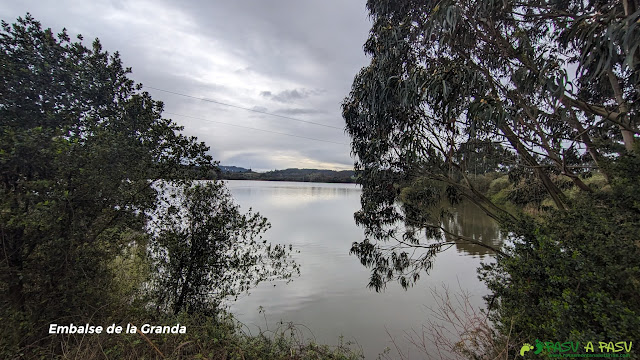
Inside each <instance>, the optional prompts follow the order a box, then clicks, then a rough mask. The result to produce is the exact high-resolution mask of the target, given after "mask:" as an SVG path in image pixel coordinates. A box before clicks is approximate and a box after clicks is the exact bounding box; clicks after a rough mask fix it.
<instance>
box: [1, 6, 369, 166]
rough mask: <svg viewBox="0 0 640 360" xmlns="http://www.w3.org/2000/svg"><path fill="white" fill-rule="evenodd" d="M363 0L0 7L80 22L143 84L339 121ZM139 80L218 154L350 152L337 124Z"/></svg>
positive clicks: (260, 157) (358, 47)
mask: <svg viewBox="0 0 640 360" xmlns="http://www.w3.org/2000/svg"><path fill="white" fill-rule="evenodd" d="M365 2H366V1H365V0H357V1H343V0H326V1H322V2H301V1H297V0H280V1H268V2H267V1H261V0H247V1H201V0H184V1H181V2H174V1H169V0H161V1H156V2H151V1H150V0H131V1H120V0H117V1H114V0H95V1H90V2H89V1H82V0H60V1H57V2H46V1H45V2H43V1H40V0H7V1H5V2H3V6H2V7H0V18H2V19H3V20H5V21H7V22H9V23H12V22H14V21H15V19H16V18H17V17H18V16H24V15H25V13H26V12H31V13H32V14H33V16H34V17H35V18H36V19H38V20H40V21H41V22H42V24H43V26H44V27H51V28H52V30H54V32H56V33H57V32H58V31H60V30H61V29H62V28H63V27H66V28H67V29H68V30H69V33H70V35H71V36H72V37H73V36H74V35H75V34H78V33H82V34H83V35H84V38H85V39H86V40H85V44H90V42H91V40H92V39H94V38H96V37H98V38H100V40H101V42H102V45H103V48H104V49H106V50H108V51H109V52H111V53H113V52H115V51H119V53H120V55H121V57H122V61H123V63H124V64H125V66H129V67H132V69H133V73H132V76H131V77H132V78H133V79H134V80H135V81H136V82H142V83H143V84H144V85H147V86H152V87H156V88H160V89H164V90H169V91H172V92H175V93H181V94H186V95H190V96H193V97H197V98H207V99H211V100H215V101H218V102H223V103H227V104H231V105H235V106H240V107H245V108H249V109H255V110H259V111H263V110H264V109H277V110H269V111H274V113H277V114H283V115H289V116H300V115H304V117H305V120H308V121H312V122H317V123H322V124H327V125H331V126H335V127H338V128H342V127H343V126H344V121H343V120H342V118H341V112H340V103H341V102H342V99H343V98H344V97H345V96H346V95H347V94H348V93H349V90H350V86H351V81H352V79H353V77H354V75H355V74H356V73H357V72H358V71H359V69H360V68H361V67H362V66H364V65H366V64H367V62H368V60H367V58H366V57H365V56H364V54H363V51H362V44H363V43H364V41H365V40H366V37H367V34H368V31H369V28H370V22H369V20H368V16H367V13H366V10H365ZM319 89H322V90H319ZM145 90H148V91H149V92H150V93H151V95H152V96H153V97H154V99H156V100H162V101H163V102H164V103H165V111H166V112H171V113H173V114H180V115H173V114H172V115H168V114H167V115H166V117H170V118H172V119H174V121H176V122H177V123H178V124H180V125H183V126H184V133H185V134H188V135H194V136H197V137H198V138H199V139H200V140H201V141H204V142H205V143H207V145H209V146H210V147H211V154H212V155H213V156H214V157H215V158H216V159H218V160H221V161H223V162H224V163H225V164H229V165H237V166H243V167H252V168H254V169H274V168H286V167H309V166H310V165H313V164H316V165H317V166H322V167H325V168H332V167H333V168H344V167H348V166H350V165H351V164H352V163H353V160H352V159H351V157H350V152H349V146H348V145H338V144H335V143H344V144H347V143H348V142H349V138H348V137H347V136H346V135H345V134H344V132H343V131H341V130H339V129H331V128H326V127H321V126H316V125H313V124H309V123H301V122H296V121H292V120H288V119H283V118H278V117H272V116H268V115H264V114H256V113H254V112H250V111H246V110H242V109H238V108H233V107H228V106H224V105H220V104H216V103H212V102H206V101H201V100H197V99H193V98H189V97H184V96H180V95H176V94H170V93H166V92H161V91H156V90H150V89H145ZM277 104H281V105H282V104H284V106H283V107H282V108H279V107H278V106H277ZM185 115H186V116H185ZM187 116H190V117H187ZM194 118H198V119H194ZM202 119H204V120H202ZM222 123H225V124H233V125H236V126H231V125H225V124H222ZM240 126H242V127H240ZM253 129H262V130H267V131H271V132H265V131H259V130H253ZM276 133H282V134H289V135H294V136H288V135H281V134H276ZM305 138H314V139H320V140H326V141H329V142H322V141H315V140H309V139H305Z"/></svg>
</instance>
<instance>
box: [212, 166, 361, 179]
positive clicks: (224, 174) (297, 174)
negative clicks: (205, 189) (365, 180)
mask: <svg viewBox="0 0 640 360" xmlns="http://www.w3.org/2000/svg"><path fill="white" fill-rule="evenodd" d="M240 169H242V168H236V169H234V171H224V167H223V168H222V170H221V171H220V172H219V174H218V175H219V176H220V179H225V180H266V181H298V182H323V183H355V181H356V180H355V172H354V171H353V170H342V171H335V170H318V169H295V168H293V169H285V170H273V171H267V172H263V173H258V172H254V171H251V170H246V169H243V170H244V171H243V170H240Z"/></svg>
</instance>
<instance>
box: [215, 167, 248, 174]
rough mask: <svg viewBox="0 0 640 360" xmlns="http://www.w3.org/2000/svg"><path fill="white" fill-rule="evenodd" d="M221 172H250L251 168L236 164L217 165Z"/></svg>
mask: <svg viewBox="0 0 640 360" xmlns="http://www.w3.org/2000/svg"><path fill="white" fill-rule="evenodd" d="M218 167H219V168H220V170H222V172H230V173H240V172H251V169H245V168H243V167H238V166H226V165H218Z"/></svg>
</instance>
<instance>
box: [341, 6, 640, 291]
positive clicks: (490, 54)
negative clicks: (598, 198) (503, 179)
mask: <svg viewBox="0 0 640 360" xmlns="http://www.w3.org/2000/svg"><path fill="white" fill-rule="evenodd" d="M367 7H368V9H369V12H370V15H371V17H372V20H373V26H372V28H371V31H370V36H369V38H368V40H367V41H366V43H365V45H364V50H365V52H366V53H367V54H368V55H369V56H370V57H371V62H370V64H369V65H368V66H366V67H364V68H363V69H362V70H361V71H360V72H359V73H358V74H357V76H356V77H355V79H354V81H353V85H352V89H351V92H350V94H349V96H348V97H347V98H346V99H345V100H344V103H343V105H342V109H343V117H344V119H345V120H346V130H347V132H348V133H349V135H350V136H351V138H352V151H353V153H354V154H355V155H356V156H357V160H356V164H355V167H356V170H357V171H358V172H359V181H360V183H361V184H362V185H363V193H362V198H361V203H362V209H361V210H360V211H359V212H357V213H356V215H355V217H356V221H357V222H358V223H359V224H361V225H364V226H365V229H366V235H367V237H366V239H365V240H364V241H362V242H359V243H354V245H353V247H352V252H353V253H355V254H356V255H357V256H358V257H359V258H360V260H361V261H362V263H363V264H365V265H367V266H370V267H372V269H373V270H372V277H371V281H370V285H371V286H373V287H375V288H376V289H380V288H381V287H383V286H384V283H385V282H386V281H388V280H391V279H396V278H397V279H399V280H400V281H401V282H402V283H403V285H408V284H410V283H411V281H412V280H413V279H415V278H417V277H418V276H419V272H420V269H424V268H428V267H430V266H431V262H430V260H429V259H430V257H431V256H432V255H433V254H435V253H436V252H437V251H438V250H440V248H441V246H443V245H445V244H448V243H451V242H455V241H471V240H472V239H469V238H467V237H465V236H464V234H452V233H449V234H445V235H446V237H445V238H442V237H440V239H439V240H436V241H429V240H426V239H425V237H424V236H423V234H424V233H423V232H422V230H423V229H425V228H426V233H427V238H429V237H431V238H434V237H439V235H442V234H443V232H445V231H446V230H445V229H444V228H442V227H441V226H439V223H440V221H439V216H440V215H441V214H442V213H443V212H438V211H435V212H433V214H435V215H431V216H427V215H425V214H424V212H423V216H422V218H421V219H420V220H421V224H416V223H415V222H412V221H407V220H411V219H408V218H407V214H408V213H415V211H407V210H410V209H408V207H410V206H411V204H403V205H402V206H398V205H396V204H397V203H396V200H397V199H398V196H399V194H400V192H401V188H402V187H403V186H404V185H406V184H410V183H411V182H413V181H416V179H422V180H420V181H422V184H423V185H422V186H427V185H425V183H426V182H425V181H424V180H425V179H426V180H429V182H428V183H429V184H431V185H429V186H428V187H429V189H428V191H427V190H425V191H424V194H423V196H422V198H421V204H422V206H423V207H425V206H426V207H431V208H433V207H437V206H438V205H439V204H441V201H440V200H441V199H443V198H446V199H449V201H451V202H454V203H455V202H458V201H460V200H463V199H464V200H466V201H470V202H473V203H474V204H476V205H477V206H479V207H480V208H481V209H483V210H484V211H485V212H486V213H487V214H489V215H490V216H492V217H494V218H495V219H497V220H499V221H501V222H502V223H503V224H512V223H514V222H517V221H518V220H519V218H520V216H519V215H518V214H516V213H514V212H513V211H507V210H506V209H504V208H502V207H501V206H498V205H497V204H495V203H493V202H492V201H490V199H488V198H487V197H486V196H485V195H484V194H483V193H482V192H480V191H478V189H476V188H475V187H474V185H473V182H472V181H469V174H470V172H472V171H473V168H472V167H471V166H470V165H469V164H470V162H469V161H465V159H469V158H470V157H469V155H470V149H471V153H473V152H475V153H477V154H476V158H477V157H478V156H480V154H482V153H487V154H491V155H490V157H492V158H493V160H494V161H495V162H496V163H497V164H496V166H497V168H498V169H501V170H502V171H505V172H509V174H510V175H511V178H512V179H521V178H528V179H530V181H532V182H535V183H537V184H539V186H540V187H541V188H542V189H543V191H544V192H545V193H546V195H547V196H548V197H549V198H550V199H551V200H552V202H553V204H554V207H555V208H557V209H564V210H567V209H570V208H571V207H572V204H571V201H570V199H567V196H566V195H565V194H564V192H563V191H562V190H563V189H562V187H561V185H560V184H562V183H566V182H569V183H571V184H573V185H574V186H575V187H576V188H578V189H580V191H581V192H584V193H586V194H589V193H591V192H592V189H591V188H590V187H589V186H587V185H586V184H585V183H584V181H583V177H584V176H585V175H588V174H591V173H593V172H594V171H596V172H601V173H604V174H605V175H606V176H607V177H608V179H609V181H611V174H610V171H609V170H608V169H609V167H608V166H607V164H608V163H610V162H611V161H613V160H615V159H618V158H620V157H622V156H631V155H629V154H631V153H633V152H634V151H637V150H635V147H634V146H636V145H635V144H636V143H637V142H638V140H637V135H638V122H639V119H638V111H639V107H640V105H639V104H640V103H639V102H638V97H639V95H640V87H639V85H638V84H639V83H640V78H639V76H640V74H639V71H638V70H639V68H640V23H639V19H640V13H639V12H638V9H639V8H640V6H639V5H638V2H637V1H633V0H624V1H606V2H605V1H564V2H548V1H526V2H524V1H515V0H504V1H474V0H467V1H453V0H439V1H429V0H422V1H419V0H400V1H396V0H369V1H368V3H367ZM470 144H471V146H469V145H470ZM474 144H490V145H489V146H490V147H493V148H494V149H495V151H490V152H489V151H486V148H487V145H483V146H475V145H474ZM474 148H475V150H473V149H474ZM483 149H485V150H483ZM465 154H467V155H466V156H465ZM482 156H485V155H482ZM471 163H473V162H471ZM587 196H589V195H587ZM403 220H404V221H405V225H404V226H397V224H398V222H402V221H403ZM392 238H395V240H392V241H391V243H387V242H386V241H387V240H390V239H392ZM390 244H391V245H390ZM415 248H422V249H424V250H425V251H424V252H423V254H422V255H421V256H419V257H417V258H415V257H414V258H411V257H408V256H407V254H408V251H409V250H412V249H415ZM412 277H413V279H412Z"/></svg>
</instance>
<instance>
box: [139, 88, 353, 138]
mask: <svg viewBox="0 0 640 360" xmlns="http://www.w3.org/2000/svg"><path fill="white" fill-rule="evenodd" d="M144 87H145V88H147V89H152V90H157V91H162V92H166V93H169V94H174V95H179V96H184V97H188V98H192V99H197V100H202V101H207V102H211V103H214V104H218V105H224V106H229V107H233V108H236V109H242V110H247V111H253V112H255V113H258V114H264V115H270V116H276V117H279V118H283V119H288V120H293V121H299V122H303V123H307V124H311V125H318V126H324V127H328V128H332V129H338V130H344V129H343V128H340V127H337V126H333V125H327V124H321V123H317V122H313V121H307V120H300V119H296V118H292V117H289V116H284V115H278V114H273V113H269V112H266V111H260V110H256V109H251V108H246V107H242V106H237V105H231V104H227V103H223V102H220V101H216V100H211V99H207V98H200V97H197V96H191V95H187V94H182V93H179V92H174V91H169V90H164V89H158V88H155V87H152V86H146V85H144Z"/></svg>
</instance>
